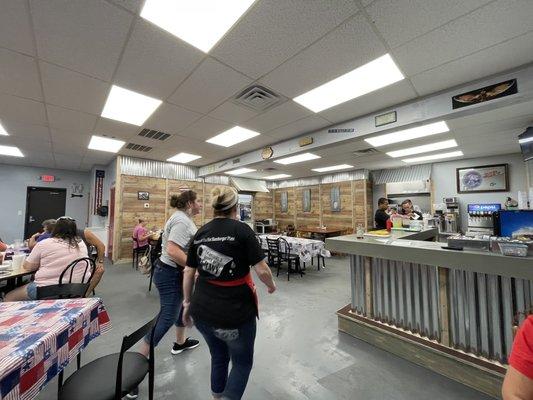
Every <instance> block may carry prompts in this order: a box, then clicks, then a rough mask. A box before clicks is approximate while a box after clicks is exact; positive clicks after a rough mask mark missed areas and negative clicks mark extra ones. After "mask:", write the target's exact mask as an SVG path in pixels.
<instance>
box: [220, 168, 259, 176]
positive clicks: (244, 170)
mask: <svg viewBox="0 0 533 400" xmlns="http://www.w3.org/2000/svg"><path fill="white" fill-rule="evenodd" d="M248 172H255V169H251V168H238V169H234V170H233V171H228V172H226V174H228V175H242V174H247V173H248Z"/></svg>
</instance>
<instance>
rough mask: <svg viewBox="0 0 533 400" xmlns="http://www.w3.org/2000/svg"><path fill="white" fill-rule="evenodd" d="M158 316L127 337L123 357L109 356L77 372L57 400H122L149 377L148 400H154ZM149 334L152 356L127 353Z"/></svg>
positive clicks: (122, 347) (62, 389) (125, 337)
mask: <svg viewBox="0 0 533 400" xmlns="http://www.w3.org/2000/svg"><path fill="white" fill-rule="evenodd" d="M158 318H159V316H157V317H155V318H154V319H153V320H151V321H150V322H148V323H147V324H145V325H144V326H142V327H140V328H139V329H137V330H136V331H135V332H133V333H132V334H130V335H127V336H124V338H123V339H122V346H121V347H120V353H114V354H109V355H107V356H104V357H100V358H97V359H96V360H94V361H92V362H90V363H89V364H87V365H84V366H83V368H80V369H79V370H78V371H76V372H74V373H73V374H72V375H71V376H70V377H69V378H68V379H67V380H66V381H65V384H64V385H63V387H61V389H60V390H59V396H58V400H120V399H122V398H123V397H124V396H125V395H126V394H128V393H129V392H131V391H132V390H133V389H135V388H136V387H138V386H139V385H140V384H141V382H142V381H143V380H144V378H145V377H146V374H148V399H149V400H153V398H154V374H155V371H154V339H153V338H154V329H155V325H156V323H157V319H158ZM148 332H151V335H150V356H149V358H146V357H145V356H144V355H142V354H141V353H137V352H130V351H127V350H129V349H131V348H132V347H133V345H135V344H136V343H137V342H138V341H139V340H141V339H142V338H143V337H144V336H145V335H146V334H147V333H148Z"/></svg>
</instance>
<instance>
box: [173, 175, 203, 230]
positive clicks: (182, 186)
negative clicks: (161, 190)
mask: <svg viewBox="0 0 533 400" xmlns="http://www.w3.org/2000/svg"><path fill="white" fill-rule="evenodd" d="M182 190H194V191H195V192H196V194H197V195H198V199H199V200H200V203H202V212H201V213H200V214H198V215H195V216H194V218H193V220H194V223H195V224H196V226H197V227H200V226H202V222H203V217H202V214H203V206H204V184H203V182H194V181H178V180H174V179H168V188H167V193H168V194H167V215H166V218H165V220H168V218H169V217H170V216H171V215H172V214H173V213H174V212H175V211H176V209H175V208H172V207H170V196H172V195H173V194H177V195H179V194H180V193H181V191H182Z"/></svg>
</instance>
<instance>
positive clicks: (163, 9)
mask: <svg viewBox="0 0 533 400" xmlns="http://www.w3.org/2000/svg"><path fill="white" fill-rule="evenodd" d="M253 3H254V0H230V1H224V0H189V1H185V0H147V1H146V3H145V4H144V7H143V9H142V11H141V17H143V18H144V19H146V20H148V21H150V22H152V23H154V24H155V25H157V26H159V27H160V28H161V29H164V30H166V31H168V32H170V33H171V34H173V35H174V36H177V37H179V38H180V39H181V40H184V41H185V42H187V43H189V44H191V45H193V46H194V47H196V48H198V49H200V50H202V51H203V52H204V53H207V52H209V50H211V48H212V47H213V46H214V45H215V44H216V43H217V42H218V41H219V40H220V39H221V38H222V36H224V35H225V34H226V32H227V31H229V30H230V29H231V27H232V26H233V25H234V24H235V22H237V20H238V19H239V18H240V17H241V16H242V15H243V14H244V13H245V12H246V10H248V8H250V6H251V5H252V4H253Z"/></svg>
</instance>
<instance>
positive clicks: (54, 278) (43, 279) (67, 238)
mask: <svg viewBox="0 0 533 400" xmlns="http://www.w3.org/2000/svg"><path fill="white" fill-rule="evenodd" d="M82 257H87V246H86V245H85V243H83V241H82V240H81V239H80V238H79V237H78V236H77V234H76V222H75V221H74V220H73V219H72V218H70V217H61V218H58V219H57V223H56V226H55V228H54V231H53V232H52V237H51V238H50V239H47V240H43V241H41V242H39V243H37V244H36V245H35V247H34V248H33V250H32V251H31V253H30V255H29V256H28V258H26V260H25V261H24V265H23V268H24V269H25V270H28V271H36V272H35V279H34V281H33V282H30V283H28V284H27V285H24V286H21V287H19V288H17V289H15V290H12V291H11V292H9V293H8V294H7V295H6V297H5V301H21V300H35V299H36V297H37V286H47V285H56V284H58V283H59V275H61V273H62V272H63V271H64V270H65V268H66V267H67V266H68V265H69V264H70V263H71V262H73V261H75V260H77V259H78V258H82ZM84 269H85V268H75V269H74V272H73V275H72V282H81V281H82V277H83V273H84ZM69 277H70V273H69Z"/></svg>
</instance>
